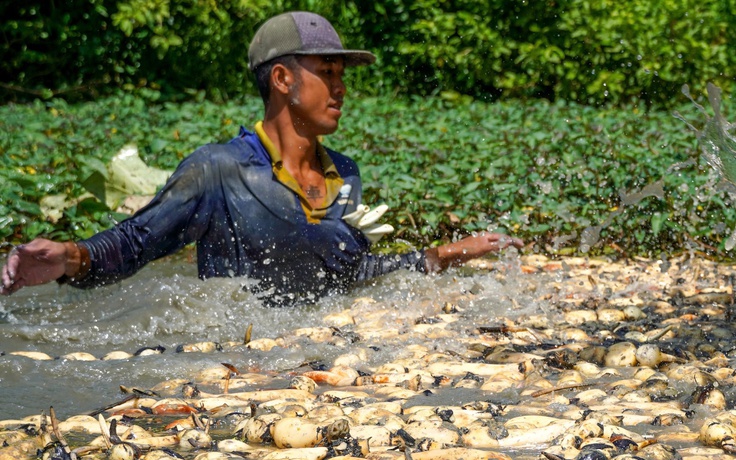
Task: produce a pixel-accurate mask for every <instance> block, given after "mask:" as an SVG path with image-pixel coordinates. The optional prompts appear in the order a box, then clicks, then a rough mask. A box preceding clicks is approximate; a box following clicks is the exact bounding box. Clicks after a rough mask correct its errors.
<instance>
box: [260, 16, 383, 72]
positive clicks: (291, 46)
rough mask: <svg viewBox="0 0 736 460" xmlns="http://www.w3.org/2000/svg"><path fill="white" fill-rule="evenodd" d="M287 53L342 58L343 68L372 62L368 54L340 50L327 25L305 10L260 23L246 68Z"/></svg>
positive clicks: (338, 40) (332, 32)
mask: <svg viewBox="0 0 736 460" xmlns="http://www.w3.org/2000/svg"><path fill="white" fill-rule="evenodd" d="M289 54H299V55H314V54H317V55H335V56H343V58H344V59H345V66H346V67H348V66H357V65H368V64H373V63H374V62H375V61H376V56H374V55H373V53H371V52H369V51H361V50H346V49H345V48H343V47H342V42H341V41H340V37H338V36H337V32H336V31H335V28H334V27H332V24H330V22H329V21H328V20H327V19H325V18H323V17H322V16H320V15H318V14H315V13H309V12H306V11H292V12H289V13H283V14H279V15H278V16H274V17H272V18H271V19H269V20H268V21H266V22H265V23H263V25H262V26H261V27H259V28H258V30H257V31H256V34H255V36H254V37H253V41H251V42H250V47H249V48H248V61H249V62H248V67H249V68H250V70H254V69H255V68H256V67H258V66H259V65H261V64H263V63H264V62H267V61H270V60H271V59H275V58H277V57H280V56H286V55H289Z"/></svg>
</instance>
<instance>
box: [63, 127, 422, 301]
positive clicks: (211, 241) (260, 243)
mask: <svg viewBox="0 0 736 460" xmlns="http://www.w3.org/2000/svg"><path fill="white" fill-rule="evenodd" d="M257 129H259V134H260V137H259V134H256V133H251V132H248V131H246V130H245V129H241V133H240V135H239V136H238V137H236V138H235V139H233V140H232V141H230V142H229V143H227V144H209V145H206V146H203V147H201V148H200V149H198V150H196V151H195V152H194V153H192V154H191V155H190V156H188V157H187V158H185V159H184V160H183V161H182V162H181V163H180V165H179V166H178V168H177V169H176V171H175V172H174V173H173V174H172V176H171V178H170V179H169V180H168V181H167V183H166V184H165V186H164V187H163V188H162V190H161V191H160V192H159V193H158V194H157V195H156V196H155V198H154V199H153V200H152V201H151V202H150V203H149V204H148V205H147V206H146V207H144V208H143V209H141V210H140V211H138V212H137V213H136V214H135V215H134V216H132V217H131V218H129V219H127V220H125V221H123V222H121V223H120V224H118V225H117V226H115V227H113V228H111V229H109V230H106V231H104V232H101V233H99V234H97V235H95V236H93V237H92V238H90V239H88V240H84V241H81V242H80V244H82V245H84V246H85V247H86V248H87V249H88V250H89V253H90V259H91V268H90V271H89V273H88V274H87V275H86V276H85V277H84V278H82V279H81V280H76V281H73V282H72V285H74V286H77V287H83V288H86V287H93V286H99V285H104V284H109V283H114V282H116V281H119V280H121V279H123V278H126V277H128V276H130V275H132V274H134V273H135V272H137V271H138V270H139V269H140V268H141V267H143V266H144V265H145V264H146V263H148V262H150V261H152V260H155V259H157V258H160V257H163V256H166V255H168V254H171V253H173V252H175V251H177V250H179V249H181V248H182V247H184V246H185V245H187V244H189V243H192V242H196V244H197V263H198V271H199V276H200V278H209V277H215V276H218V277H235V276H247V277H250V278H253V279H256V280H259V283H258V286H259V289H260V290H265V291H266V292H268V294H269V295H274V296H280V297H281V298H285V299H286V300H288V299H310V298H316V297H319V296H322V295H325V294H327V293H330V292H335V291H338V292H339V291H344V290H345V289H346V288H348V287H349V286H350V285H351V284H353V283H354V282H356V281H360V280H364V279H368V278H372V277H375V276H378V275H382V274H385V273H388V272H391V271H394V270H397V269H400V268H408V269H413V270H419V271H424V269H425V267H424V265H425V260H424V259H425V257H424V253H423V252H422V251H417V252H412V253H409V254H403V255H400V256H399V255H385V256H380V255H373V254H370V253H369V242H368V241H367V239H366V238H365V237H364V236H363V235H362V233H361V232H360V231H359V230H358V229H355V228H353V227H351V226H349V225H348V224H346V223H345V221H343V220H342V216H344V215H346V214H348V213H350V212H352V211H354V210H355V209H356V207H357V206H358V205H359V204H360V201H361V191H362V190H361V181H360V175H359V171H358V167H357V165H356V164H355V162H354V161H353V160H352V159H350V158H348V157H346V156H344V155H342V154H340V153H337V152H334V151H331V150H329V149H326V148H323V147H322V146H320V147H319V148H320V151H319V154H320V158H321V161H322V166H323V169H325V174H326V182H327V185H328V194H327V195H328V200H327V202H326V203H325V207H324V208H320V209H314V210H312V209H309V205H308V204H305V200H304V198H303V192H300V191H299V190H298V186H297V187H294V185H293V184H292V185H289V184H288V182H289V181H288V180H284V174H286V176H287V177H288V173H285V172H282V171H281V169H282V165H281V164H280V159H279V158H277V160H279V161H274V159H273V158H272V157H273V156H274V155H270V154H269V152H268V148H271V149H272V148H273V147H272V146H271V145H270V142H269V141H268V139H267V137H266V136H265V133H263V131H262V129H261V128H260V127H257ZM263 141H265V143H266V144H267V145H268V148H267V147H266V146H264V142H263ZM272 153H274V152H273V150H272ZM275 156H278V154H277V153H276V154H275ZM285 182H286V183H285ZM330 189H332V196H330V195H331V193H330Z"/></svg>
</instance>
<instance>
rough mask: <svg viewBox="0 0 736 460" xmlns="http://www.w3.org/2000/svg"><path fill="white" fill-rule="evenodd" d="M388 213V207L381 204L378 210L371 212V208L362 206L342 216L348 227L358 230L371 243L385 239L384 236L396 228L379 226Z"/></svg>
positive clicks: (386, 225)
mask: <svg viewBox="0 0 736 460" xmlns="http://www.w3.org/2000/svg"><path fill="white" fill-rule="evenodd" d="M386 211H388V206H386V205H385V204H381V205H378V206H376V209H374V210H372V211H371V208H369V207H368V206H366V205H364V204H361V205H359V206H358V209H357V210H355V211H353V212H351V213H350V214H347V215H345V216H342V219H343V220H344V221H345V222H347V223H348V225H350V226H352V227H355V228H357V229H358V230H360V231H361V232H363V235H365V237H366V238H368V241H370V242H371V243H375V242H376V241H378V240H380V239H381V238H383V235H385V234H387V233H391V232H393V231H394V228H393V227H392V226H390V225H389V224H378V223H376V222H377V221H378V219H380V218H381V217H383V214H384V213H385V212H386Z"/></svg>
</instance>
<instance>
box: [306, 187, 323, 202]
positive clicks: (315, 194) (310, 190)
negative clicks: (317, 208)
mask: <svg viewBox="0 0 736 460" xmlns="http://www.w3.org/2000/svg"><path fill="white" fill-rule="evenodd" d="M305 193H306V194H307V198H309V199H310V200H316V199H317V198H321V197H322V194H321V193H320V192H319V187H315V186H314V185H310V186H309V187H307V190H306V192H305Z"/></svg>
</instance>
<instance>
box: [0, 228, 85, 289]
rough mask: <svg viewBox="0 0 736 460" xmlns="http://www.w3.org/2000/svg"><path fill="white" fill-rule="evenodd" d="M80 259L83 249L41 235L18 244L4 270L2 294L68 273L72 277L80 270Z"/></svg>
mask: <svg viewBox="0 0 736 460" xmlns="http://www.w3.org/2000/svg"><path fill="white" fill-rule="evenodd" d="M80 261H81V256H80V252H79V248H78V247H77V245H76V244H75V243H73V242H66V243H56V242H54V241H51V240H47V239H44V238H37V239H35V240H33V241H31V242H30V243H28V244H21V245H20V246H16V247H15V248H14V249H13V250H12V251H10V254H9V255H8V260H7V262H6V263H5V266H4V267H3V269H2V285H0V294H5V295H7V294H12V293H13V292H15V291H17V290H18V289H20V288H22V287H25V286H36V285H39V284H44V283H48V282H50V281H54V280H57V279H59V278H60V277H61V276H63V275H65V274H66V275H68V276H72V275H74V274H75V273H77V272H78V271H79V266H80ZM70 274H71V275H70Z"/></svg>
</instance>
